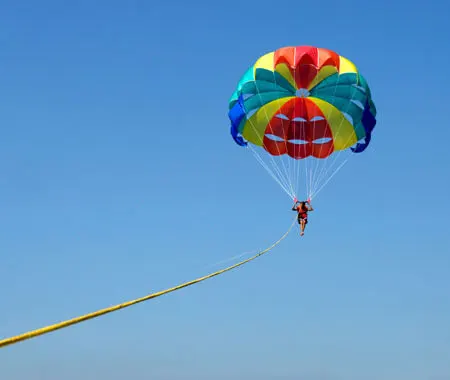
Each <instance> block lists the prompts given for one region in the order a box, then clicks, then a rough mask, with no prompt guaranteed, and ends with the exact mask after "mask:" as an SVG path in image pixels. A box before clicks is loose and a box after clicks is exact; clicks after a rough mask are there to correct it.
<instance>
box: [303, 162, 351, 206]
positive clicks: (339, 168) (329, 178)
mask: <svg viewBox="0 0 450 380" xmlns="http://www.w3.org/2000/svg"><path fill="white" fill-rule="evenodd" d="M348 160H349V159H348V158H347V159H346V160H345V161H344V162H343V163H341V164H340V165H339V166H338V168H337V169H336V170H335V171H334V172H333V174H331V175H330V176H329V177H328V179H327V180H326V181H325V183H324V184H323V185H322V186H320V187H319V189H318V190H315V191H314V193H312V194H311V199H312V197H316V196H317V194H319V192H320V191H321V190H322V189H323V188H324V187H325V186H326V185H327V183H328V182H330V181H331V179H332V178H333V177H334V176H335V174H336V173H337V172H338V171H339V170H341V168H342V167H343V166H344V165H345V164H346V163H347V162H348Z"/></svg>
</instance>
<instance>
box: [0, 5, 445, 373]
mask: <svg viewBox="0 0 450 380" xmlns="http://www.w3.org/2000/svg"><path fill="white" fill-rule="evenodd" d="M157 4H158V5H157ZM163 4H164V5H163ZM449 14H450V5H449V3H448V2H446V1H443V0H442V1H427V2H418V1H412V2H406V1H378V2H367V1H366V2H364V1H363V2H361V1H345V0H343V1H330V0H324V1H321V2H302V1H284V2H273V1H265V0H261V1H253V0H249V1H228V2H206V1H190V2H188V1H186V2H182V1H178V2H171V1H167V2H163V1H159V2H157V1H147V2H145V1H131V0H129V1H102V0H98V1H88V0H84V1H73V2H68V1H66V2H61V1H48V0H42V1H39V2H37V1H2V2H0V41H1V49H0V120H1V127H0V210H1V213H0V260H1V261H0V337H8V336H11V335H15V334H17V333H21V332H24V331H26V330H30V329H34V328H37V327H41V326H44V325H47V324H50V323H54V322H57V321H60V320H62V319H66V318H70V317H74V316H77V315H80V314H83V313H86V312H90V311H94V310H97V309H98V308H102V307H105V306H109V305H111V304H115V303H118V302H122V301H125V300H128V299H132V298H135V297H138V296H142V295H145V294H147V293H150V292H152V291H156V290H161V289H164V288H166V287H168V286H172V285H175V284H177V283H179V282H181V281H184V280H189V279H191V278H193V277H195V276H197V275H201V274H205V273H208V272H209V271H211V270H212V269H216V268H217V266H212V264H214V263H216V262H218V261H220V260H223V259H227V258H229V257H231V256H234V255H238V254H241V253H243V252H246V251H252V250H257V249H260V248H264V247H266V246H268V245H269V244H271V243H272V242H273V241H275V240H277V239H278V238H279V237H280V236H281V235H282V234H283V233H284V232H285V231H286V229H287V228H288V227H289V225H290V223H291V220H292V217H293V213H292V211H290V207H291V203H290V201H289V199H288V198H287V197H286V196H285V194H284V193H283V192H282V190H281V189H280V188H279V187H278V186H277V185H276V184H275V182H274V181H273V180H272V179H271V178H270V177H269V176H268V175H267V173H266V172H264V171H263V170H262V169H261V167H260V166H259V165H258V163H257V162H256V161H255V160H254V159H253V157H252V156H251V155H249V154H247V153H248V152H246V151H245V149H243V148H240V147H238V146H237V145H236V144H235V143H234V142H233V140H232V139H231V136H230V135H229V121H228V117H227V107H228V99H229V97H230V95H231V93H232V92H233V91H234V88H235V85H236V83H237V81H238V80H239V78H240V76H241V75H242V74H243V72H244V71H245V70H246V69H247V67H248V66H249V65H251V64H252V63H253V62H254V61H255V59H256V58H257V57H259V56H260V55H262V54H264V53H267V52H269V51H272V50H275V49H277V48H279V47H282V46H286V45H315V46H321V47H326V48H329V49H332V50H335V51H337V52H339V53H340V54H342V55H344V56H346V57H348V58H350V59H352V60H353V61H354V62H355V63H356V64H357V66H358V68H359V69H360V70H361V72H362V73H363V75H364V76H365V77H366V78H367V80H368V82H369V84H370V86H371V89H372V92H373V97H374V101H375V103H376V105H377V109H378V117H377V119H378V124H377V126H376V129H375V132H374V135H373V140H372V143H371V145H370V147H369V148H368V149H367V151H366V152H364V153H363V154H361V155H358V157H355V158H353V159H352V160H351V162H349V163H348V164H347V165H346V166H345V167H344V168H343V169H342V171H341V172H340V173H339V174H338V175H337V176H336V177H334V178H333V180H332V182H331V183H330V184H328V186H327V187H326V189H324V190H323V191H322V192H321V193H320V196H319V197H318V198H317V199H316V200H315V202H314V206H315V211H314V213H312V214H311V216H310V224H309V225H308V228H307V233H306V235H305V237H304V238H300V237H299V236H298V233H297V231H295V232H296V233H292V234H291V235H290V236H289V237H288V238H287V239H286V240H285V241H283V243H282V244H281V245H280V246H279V247H277V248H276V249H275V250H274V251H273V253H272V254H271V255H269V256H265V257H263V258H261V259H260V260H257V261H255V262H253V263H251V264H249V265H247V266H244V267H242V268H240V269H238V270H236V271H234V272H231V273H228V274H225V275H223V276H219V277H217V278H215V279H212V280H209V281H207V282H204V283H202V284H200V285H196V286H193V287H190V288H187V289H184V290H181V291H179V292H176V293H173V294H170V295H168V296H164V297H161V298H158V299H155V300H152V301H149V302H147V303H144V304H141V305H138V306H135V307H133V308H130V309H126V310H123V311H120V312H116V313H114V314H111V315H108V316H105V317H102V318H99V319H96V320H93V321H89V322H86V323H82V324H80V325H77V326H74V327H71V328H68V329H64V330H60V331H58V332H56V333H53V334H49V335H44V336H42V337H39V338H36V339H32V340H29V341H26V342H23V343H20V344H18V345H15V346H11V347H8V348H6V349H3V350H2V351H1V352H0V368H1V369H0V374H1V376H0V377H1V378H2V380H3V379H5V380H38V379H39V380H41V379H42V380H61V379H65V380H75V379H83V380H93V379H95V380H99V379H108V380H109V379H111V380H116V379H133V380H141V379H142V380H143V379H158V380H190V379H205V380H206V379H217V380H222V379H235V380H241V379H242V380H244V379H245V380H273V379H283V380H294V379H295V380H299V379H304V380H353V379H355V380H356V379H365V380H381V379H383V380H394V379H395V380H424V379H427V380H428V379H429V380H444V379H445V380H448V379H450V359H449V358H450V237H449V227H448V215H449V213H450V206H449V201H448V195H449V193H450V186H449V185H450V183H449V180H450V176H449V170H450V169H449V165H450V151H449V149H448V143H449V141H450V132H449V131H450V128H449V122H448V107H449V106H448V104H449V100H450V98H449V95H448V88H450V79H449V78H450V77H449V75H448V73H447V72H448V69H447V66H448V63H449V62H450V48H449V42H448V38H449V37H450V32H449V26H448V15H449Z"/></svg>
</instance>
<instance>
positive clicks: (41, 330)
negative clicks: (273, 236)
mask: <svg viewBox="0 0 450 380" xmlns="http://www.w3.org/2000/svg"><path fill="white" fill-rule="evenodd" d="M296 221H297V217H295V218H294V219H293V221H292V224H291V226H290V227H289V228H288V230H287V231H286V232H285V233H284V235H283V236H281V237H280V238H279V239H278V240H277V241H276V242H275V243H273V244H272V245H271V246H269V247H267V248H266V249H264V250H262V251H260V252H259V253H257V254H256V255H254V256H252V257H250V258H248V259H246V260H243V261H240V262H238V263H236V264H234V265H231V266H229V267H226V268H223V269H220V270H218V271H216V272H213V273H210V274H208V275H206V276H203V277H199V278H196V279H195V280H191V281H188V282H185V283H182V284H180V285H177V286H174V287H172V288H169V289H166V290H162V291H159V292H156V293H152V294H148V295H146V296H144V297H141V298H136V299H134V300H132V301H127V302H124V303H121V304H118V305H114V306H110V307H107V308H105V309H101V310H98V311H95V312H92V313H89V314H85V315H82V316H80V317H76V318H72V319H68V320H66V321H63V322H59V323H55V324H53V325H49V326H46V327H42V328H39V329H36V330H32V331H29V332H26V333H23V334H20V335H16V336H13V337H11V338H6V339H2V340H0V348H2V347H6V346H9V345H12V344H15V343H19V342H22V341H24V340H27V339H31V338H35V337H37V336H40V335H44V334H47V333H50V332H53V331H56V330H60V329H63V328H65V327H69V326H72V325H75V324H78V323H81V322H84V321H87V320H90V319H93V318H97V317H100V316H102V315H105V314H109V313H112V312H114V311H117V310H120V309H124V308H126V307H130V306H133V305H136V304H138V303H141V302H144V301H148V300H150V299H153V298H157V297H160V296H162V295H164V294H168V293H171V292H174V291H176V290H179V289H182V288H186V287H188V286H191V285H194V284H197V283H199V282H202V281H205V280H208V279H210V278H212V277H215V276H218V275H221V274H223V273H225V272H229V271H231V270H233V269H235V268H238V267H240V266H242V265H244V264H247V263H249V262H250V261H253V260H255V259H257V258H258V257H260V256H262V255H264V254H266V253H268V252H269V251H271V250H272V249H273V248H275V247H276V246H277V245H278V244H280V243H281V241H283V240H284V239H285V238H286V237H287V236H288V235H289V232H290V231H291V229H292V227H293V226H294V224H295V222H296Z"/></svg>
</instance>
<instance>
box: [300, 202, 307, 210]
mask: <svg viewBox="0 0 450 380" xmlns="http://www.w3.org/2000/svg"><path fill="white" fill-rule="evenodd" d="M300 207H301V208H302V209H304V208H306V204H305V201H302V202H300Z"/></svg>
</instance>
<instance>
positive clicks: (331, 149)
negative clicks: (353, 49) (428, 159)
mask: <svg viewBox="0 0 450 380" xmlns="http://www.w3.org/2000/svg"><path fill="white" fill-rule="evenodd" d="M228 115H229V118H230V121H231V135H232V137H233V139H234V140H235V142H236V143H237V144H238V145H241V146H248V145H249V144H248V143H251V144H253V145H254V146H256V147H262V148H263V149H264V150H265V151H266V152H267V153H269V155H270V156H272V157H270V158H271V160H272V166H273V167H274V170H273V171H272V172H271V174H272V176H275V177H276V178H275V179H277V181H279V182H281V183H280V184H281V185H282V187H284V188H285V190H286V192H287V193H288V195H289V196H294V195H295V189H294V188H293V184H292V176H296V175H297V174H298V171H299V170H298V168H294V169H293V168H292V167H293V166H296V165H298V164H295V163H293V162H289V161H286V162H284V163H283V165H282V166H283V167H280V165H279V163H277V162H276V161H274V160H273V157H275V156H287V157H289V158H290V161H292V158H293V159H296V160H295V161H298V160H304V159H307V158H316V159H325V158H328V157H329V156H334V155H335V153H336V152H341V151H343V150H348V148H350V150H351V151H352V152H353V153H360V152H362V151H364V150H365V149H366V148H367V146H368V145H369V143H370V140H371V135H372V131H373V129H374V127H375V124H376V120H375V116H376V108H375V105H374V103H373V101H372V95H371V92H370V89H369V86H368V84H367V82H366V80H365V79H364V77H363V76H362V75H361V74H360V73H359V72H358V70H357V68H356V66H355V65H354V64H353V63H352V62H351V61H350V60H348V59H347V58H344V57H342V56H340V55H338V54H337V53H335V52H333V51H331V50H328V49H323V48H317V47H312V46H297V47H284V48H281V49H278V50H276V51H274V52H271V53H268V54H266V55H264V56H262V57H260V58H259V59H258V60H257V61H256V63H255V64H254V65H253V66H252V67H250V68H249V69H248V70H247V72H246V73H245V74H244V75H243V76H242V78H241V80H240V81H239V83H238V85H237V88H236V90H235V91H234V93H233V95H232V96H231V99H230V101H229V113H228ZM252 151H253V152H254V153H256V151H255V150H254V149H252ZM261 160H262V159H261V157H259V161H260V162H261ZM316 161H317V160H316ZM263 166H265V168H266V169H270V166H269V165H267V164H265V163H263ZM318 167H319V165H318V164H316V167H314V168H313V167H311V168H306V171H307V173H306V175H307V177H308V176H309V182H310V183H309V185H310V186H309V190H308V193H309V194H308V196H311V195H312V192H314V189H313V186H317V185H318V181H319V176H320V175H321V174H322V176H321V177H320V179H321V180H325V179H326V178H329V173H328V174H325V175H324V174H323V171H324V170H325V169H323V168H322V169H321V170H319V169H318ZM313 177H314V178H313Z"/></svg>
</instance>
